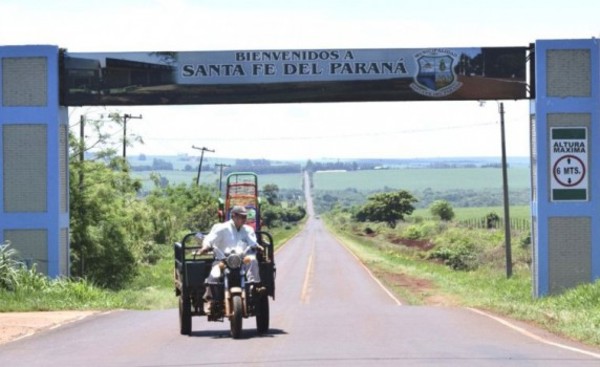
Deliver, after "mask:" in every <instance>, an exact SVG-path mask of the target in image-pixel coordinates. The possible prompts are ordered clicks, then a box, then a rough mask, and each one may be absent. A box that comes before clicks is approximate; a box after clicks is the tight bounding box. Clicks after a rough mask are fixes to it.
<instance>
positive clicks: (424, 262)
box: [321, 200, 600, 346]
mask: <svg viewBox="0 0 600 367" xmlns="http://www.w3.org/2000/svg"><path fill="white" fill-rule="evenodd" d="M371 202H372V200H371V201H370V202H369V203H368V204H366V205H371V204H370V203H371ZM386 203H387V204H385V203H384V204H382V205H389V201H387V202H386ZM364 208H365V206H358V207H354V208H340V207H338V208H335V209H333V210H331V211H329V212H328V213H326V214H324V215H322V216H321V217H322V218H323V220H324V221H325V223H326V224H327V226H328V227H329V228H330V229H331V230H332V231H333V232H334V233H335V234H336V235H337V236H338V238H339V239H340V240H341V241H342V242H343V243H345V244H346V245H347V246H348V247H349V248H350V249H351V250H352V251H353V252H354V253H355V254H356V255H357V256H358V257H359V258H360V259H361V260H362V261H363V262H364V263H365V264H366V265H367V267H368V268H369V269H370V270H371V271H372V272H373V273H374V274H375V275H376V276H377V277H379V278H380V279H381V280H382V282H384V284H385V285H386V286H387V287H389V288H390V289H392V290H393V291H394V292H395V293H396V294H397V295H398V296H399V297H400V298H401V299H403V300H404V302H405V303H408V304H414V305H420V304H433V305H446V306H452V305H456V306H463V307H474V308H478V309H481V310H487V311H490V312H493V313H496V314H502V315H506V316H509V317H512V318H515V319H518V320H522V321H525V322H531V323H535V324H537V325H539V326H541V327H543V328H546V329H548V330H550V331H551V332H553V333H556V334H559V335H563V336H565V337H567V338H571V339H573V340H578V341H581V342H584V343H587V344H590V345H596V346H598V345H600V281H598V282H596V283H594V284H585V285H581V286H579V287H577V288H575V289H571V290H567V291H565V292H564V293H562V294H560V295H554V296H547V297H543V298H539V299H537V298H534V297H533V290H532V269H531V266H532V259H531V253H532V251H531V239H530V234H529V230H528V229H526V230H523V229H516V228H513V229H512V230H511V242H512V246H511V250H512V264H511V270H512V276H511V277H510V278H508V277H507V270H506V269H507V266H506V261H505V258H506V257H505V247H504V230H503V227H502V226H501V225H500V226H498V225H496V223H495V222H496V221H498V220H499V217H498V216H497V214H495V212H490V213H488V215H487V217H488V219H490V220H491V222H490V220H488V223H489V224H490V226H489V227H482V228H477V227H469V226H466V225H465V224H464V223H462V222H461V221H459V220H455V219H454V217H455V216H453V215H452V214H450V213H454V209H453V208H452V206H451V205H450V203H448V202H445V201H437V202H435V203H434V204H432V205H431V207H430V208H429V213H428V214H429V215H428V217H429V218H428V219H423V217H421V216H414V215H410V214H412V213H413V210H412V209H411V208H409V207H407V208H405V213H404V220H398V221H397V223H396V225H394V226H390V221H389V220H388V219H385V220H382V219H381V218H377V217H373V218H365V217H364V215H363V213H364ZM381 210H383V209H381ZM372 211H373V212H377V210H372ZM457 211H458V210H457ZM388 212H389V211H388ZM421 214H425V213H424V212H423V211H422V212H421ZM484 219H485V216H484ZM483 222H484V223H485V222H486V221H485V220H484V221H483ZM492 222H494V224H493V225H492Z"/></svg>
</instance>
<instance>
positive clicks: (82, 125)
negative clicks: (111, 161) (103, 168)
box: [79, 115, 87, 276]
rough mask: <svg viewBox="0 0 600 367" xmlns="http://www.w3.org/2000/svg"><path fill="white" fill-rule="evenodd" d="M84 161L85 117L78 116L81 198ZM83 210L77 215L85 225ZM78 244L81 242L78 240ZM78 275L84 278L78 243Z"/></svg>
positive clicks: (80, 249) (82, 252) (82, 259)
mask: <svg viewBox="0 0 600 367" xmlns="http://www.w3.org/2000/svg"><path fill="white" fill-rule="evenodd" d="M84 159H85V116H84V115H81V116H79V164H80V166H79V195H80V197H83V189H84V186H83V178H84V175H83V160H84ZM84 212H85V208H84V207H83V205H79V215H80V218H81V219H82V224H83V225H85V224H87V221H86V220H85V213H84ZM80 242H82V241H81V240H80ZM79 252H80V254H79V257H80V259H79V275H80V276H84V274H85V249H84V248H83V244H82V243H79Z"/></svg>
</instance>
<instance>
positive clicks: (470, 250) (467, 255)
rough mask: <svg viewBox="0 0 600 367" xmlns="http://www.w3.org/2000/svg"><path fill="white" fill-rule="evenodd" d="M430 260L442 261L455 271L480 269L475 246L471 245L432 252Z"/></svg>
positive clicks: (442, 247) (437, 249) (446, 247)
mask: <svg viewBox="0 0 600 367" xmlns="http://www.w3.org/2000/svg"><path fill="white" fill-rule="evenodd" d="M428 259H438V260H442V261H443V262H444V264H445V265H448V266H449V267H451V268H452V269H454V270H475V269H477V267H478V264H477V253H476V251H475V246H473V245H471V244H461V245H458V246H441V247H439V248H436V249H435V250H432V251H431V252H430V253H429V256H428Z"/></svg>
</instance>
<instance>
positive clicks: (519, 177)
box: [313, 167, 530, 191]
mask: <svg viewBox="0 0 600 367" xmlns="http://www.w3.org/2000/svg"><path fill="white" fill-rule="evenodd" d="M313 181H314V182H313V184H314V188H315V189H316V190H345V189H347V188H354V189H357V190H360V191H377V190H382V189H384V188H386V187H388V188H391V189H400V190H408V191H412V190H423V189H426V188H431V189H432V190H434V191H438V190H439V191H444V190H454V189H463V190H484V189H502V170H501V169H500V168H452V169H450V168H448V169H431V168H406V169H395V170H371V171H348V172H338V171H331V172H316V173H315V174H314V176H313ZM508 186H509V188H510V190H522V189H528V188H529V187H530V172H529V168H521V167H520V168H509V169H508Z"/></svg>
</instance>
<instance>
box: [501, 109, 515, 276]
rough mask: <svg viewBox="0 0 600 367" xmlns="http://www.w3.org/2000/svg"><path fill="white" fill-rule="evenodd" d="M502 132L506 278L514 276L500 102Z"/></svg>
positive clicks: (502, 113) (502, 126)
mask: <svg viewBox="0 0 600 367" xmlns="http://www.w3.org/2000/svg"><path fill="white" fill-rule="evenodd" d="M500 130H501V135H502V142H501V143H502V188H503V193H504V245H505V246H506V277H507V278H510V277H511V276H512V250H511V243H510V217H509V215H510V213H509V207H508V177H507V173H506V138H505V136H504V103H502V102H500Z"/></svg>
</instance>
